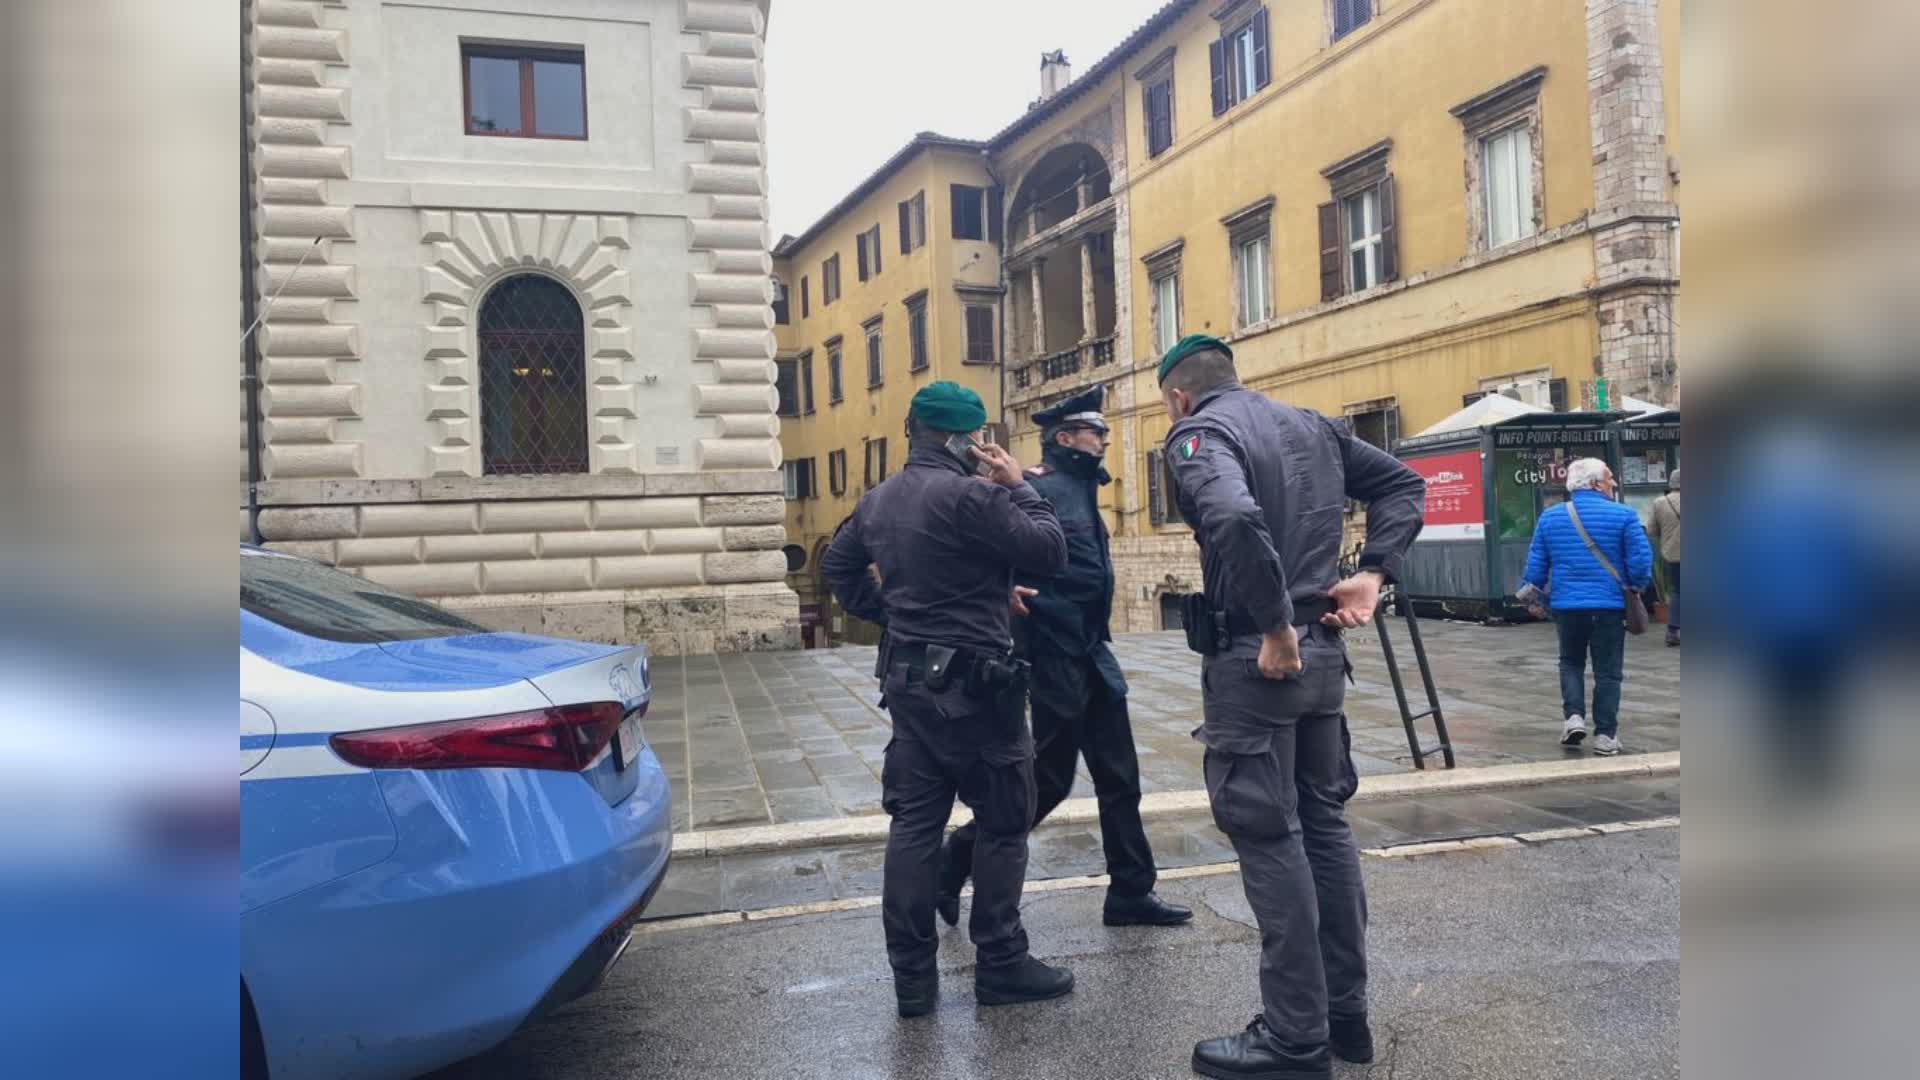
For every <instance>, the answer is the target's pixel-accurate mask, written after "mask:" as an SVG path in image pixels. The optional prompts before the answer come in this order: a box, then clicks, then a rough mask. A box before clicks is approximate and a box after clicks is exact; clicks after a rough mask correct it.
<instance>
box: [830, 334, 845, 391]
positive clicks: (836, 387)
mask: <svg viewBox="0 0 1920 1080" xmlns="http://www.w3.org/2000/svg"><path fill="white" fill-rule="evenodd" d="M844 397H846V395H845V394H844V393H843V392H842V387H841V383H840V339H839V338H834V339H833V340H832V341H830V342H828V343H827V404H829V405H838V404H840V402H841V400H842V399H843V398H844Z"/></svg>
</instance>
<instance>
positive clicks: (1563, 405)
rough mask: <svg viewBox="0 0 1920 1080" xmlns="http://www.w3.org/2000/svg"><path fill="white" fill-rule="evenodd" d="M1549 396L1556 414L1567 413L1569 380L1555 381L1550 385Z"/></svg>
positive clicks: (1548, 388)
mask: <svg viewBox="0 0 1920 1080" xmlns="http://www.w3.org/2000/svg"><path fill="white" fill-rule="evenodd" d="M1547 394H1548V401H1549V402H1550V403H1551V404H1552V405H1553V411H1554V412H1566V411H1567V380H1565V379H1555V380H1553V381H1552V382H1550V383H1548V384H1547Z"/></svg>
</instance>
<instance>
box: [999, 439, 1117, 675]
mask: <svg viewBox="0 0 1920 1080" xmlns="http://www.w3.org/2000/svg"><path fill="white" fill-rule="evenodd" d="M1107 480H1108V477H1107V471H1106V470H1105V469H1103V468H1101V467H1100V459H1099V458H1097V457H1095V456H1094V455H1092V454H1088V453H1085V452H1083V451H1077V450H1069V449H1067V448H1066V447H1063V446H1060V445H1058V444H1055V445H1053V446H1049V447H1047V448H1046V452H1045V456H1044V458H1043V460H1042V462H1041V464H1039V465H1036V466H1034V467H1033V468H1031V469H1028V470H1027V482H1028V483H1030V484H1032V485H1033V487H1034V490H1036V491H1038V492H1039V493H1040V495H1041V497H1042V498H1044V499H1046V500H1047V502H1048V503H1049V504H1050V505H1052V507H1053V512H1054V515H1055V516H1056V517H1058V518H1059V519H1060V529H1061V531H1062V532H1064V533H1065V534H1066V537H1067V565H1066V567H1065V568H1064V569H1062V570H1061V571H1060V572H1059V573H1057V574H1054V575H1052V576H1042V575H1038V574H1033V573H1020V574H1016V575H1015V580H1016V581H1018V582H1019V583H1020V584H1022V585H1025V586H1027V587H1028V588H1030V589H1035V590H1037V591H1038V593H1039V595H1037V596H1030V597H1028V598H1027V601H1026V604H1027V610H1028V612H1029V614H1028V616H1027V617H1026V618H1025V619H1020V620H1016V621H1015V631H1016V633H1017V635H1019V636H1020V637H1021V638H1022V642H1021V643H1022V645H1023V646H1025V648H1026V649H1027V651H1029V652H1032V653H1038V654H1043V655H1044V654H1048V653H1055V654H1060V655H1064V656H1075V657H1079V656H1086V655H1087V654H1089V653H1091V652H1092V651H1093V650H1094V648H1095V647H1096V646H1098V645H1099V644H1100V643H1101V642H1103V641H1112V640H1113V635H1112V634H1110V633H1109V632H1108V630H1107V622H1108V619H1109V618H1110V616H1111V615H1112V612H1113V559H1112V556H1111V555H1110V554H1109V553H1108V550H1107V525H1106V522H1105V521H1103V520H1101V518H1100V505H1099V490H1100V485H1102V484H1105V483H1106V482H1107Z"/></svg>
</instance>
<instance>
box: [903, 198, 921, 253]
mask: <svg viewBox="0 0 1920 1080" xmlns="http://www.w3.org/2000/svg"><path fill="white" fill-rule="evenodd" d="M926 243H927V193H926V192H924V191H916V192H914V193H913V198H911V199H908V200H906V201H904V202H902V203H901V204H900V254H902V255H911V254H912V253H913V250H914V249H915V248H918V247H924V246H926Z"/></svg>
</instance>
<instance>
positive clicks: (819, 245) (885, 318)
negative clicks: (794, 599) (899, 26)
mask: <svg viewBox="0 0 1920 1080" xmlns="http://www.w3.org/2000/svg"><path fill="white" fill-rule="evenodd" d="M985 151H986V148H985V146H984V144H981V143H977V142H969V141H966V140H960V139H948V138H943V137H941V136H937V135H931V134H923V135H920V136H916V137H915V138H914V139H913V141H912V142H910V143H908V144H907V146H906V147H904V148H902V150H901V151H900V152H899V153H897V154H895V155H894V156H893V157H892V158H891V159H889V160H888V161H887V162H885V163H884V164H882V165H881V167H880V168H879V169H877V170H876V171H875V172H874V173H873V175H871V176H870V177H868V178H867V180H866V181H865V182H863V183H862V184H861V185H860V187H859V188H857V189H855V191H853V192H852V193H851V194H849V195H848V196H847V197H846V198H845V199H843V200H842V201H841V202H840V203H839V204H838V205H837V206H835V207H834V208H833V210H831V211H829V212H828V214H827V215H826V216H825V217H824V218H822V219H821V220H820V221H819V222H818V223H816V224H815V225H814V226H813V227H811V228H809V229H808V230H807V231H806V232H805V233H803V234H801V235H800V236H797V237H787V238H783V239H782V240H781V242H780V243H779V245H778V246H776V248H775V251H774V274H775V277H776V289H777V290H778V291H779V293H780V294H781V296H782V298H781V300H780V301H779V302H777V303H776V307H775V338H776V342H777V355H776V364H777V365H778V370H779V381H780V386H779V391H780V393H779V396H780V405H779V412H780V414H781V447H782V450H783V452H784V454H785V459H786V460H785V463H784V464H783V466H782V469H783V471H784V472H785V474H786V476H785V480H786V485H787V496H788V499H787V514H786V526H787V537H788V547H787V563H788V570H789V572H788V578H787V580H788V583H789V584H790V585H792V586H793V588H794V590H795V591H796V592H797V593H798V594H799V597H800V605H801V623H802V633H803V635H804V636H805V637H806V639H807V640H808V642H809V643H815V642H818V641H821V640H823V637H822V635H823V634H826V633H829V632H830V633H831V634H832V635H833V636H834V638H835V639H836V640H842V639H851V640H871V638H872V636H873V634H872V630H871V628H869V627H864V626H862V625H860V624H859V623H858V622H857V620H853V619H852V618H850V617H848V616H846V615H845V614H844V613H843V612H841V611H840V610H839V609H838V607H837V606H836V605H835V604H834V603H833V601H832V598H831V596H830V595H829V594H828V592H827V590H826V589H825V588H824V587H823V585H822V584H821V582H820V578H819V562H820V554H821V553H822V552H824V551H825V549H826V544H827V541H828V540H830V539H831V538H832V536H833V530H834V528H835V527H836V526H838V525H839V524H840V522H841V521H842V520H844V519H845V518H846V516H847V515H848V514H850V513H852V512H853V507H854V504H855V503H856V502H858V501H859V499H860V496H862V495H864V494H865V493H866V492H867V491H868V490H869V489H871V488H872V487H873V486H874V485H876V484H878V483H879V482H880V481H881V480H884V479H886V477H888V476H890V475H892V474H893V473H895V472H897V471H899V469H900V468H901V466H902V465H903V464H905V461H906V455H907V440H906V423H907V409H908V405H909V402H910V401H911V399H912V397H913V395H914V392H915V391H917V390H919V389H920V388H921V387H922V386H925V385H926V384H927V383H929V382H933V381H936V380H940V379H948V380H952V381H954V382H957V383H960V384H962V385H964V386H968V387H971V388H972V389H974V390H975V391H977V392H978V393H979V394H980V396H981V399H982V400H983V401H985V402H986V404H987V409H988V414H989V415H996V414H997V412H998V410H999V404H1000V400H1001V395H1000V379H1001V367H1000V363H999V358H1000V348H999V332H1000V331H999V307H1000V303H999V301H1000V292H1001V289H1000V262H999V256H998V244H997V241H998V231H997V228H996V227H995V226H994V225H993V221H994V220H995V213H994V211H995V205H994V204H995V203H996V201H997V200H996V198H995V196H994V194H993V189H994V183H993V178H992V176H991V174H990V172H989V164H988V161H987V158H986V153H985Z"/></svg>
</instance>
